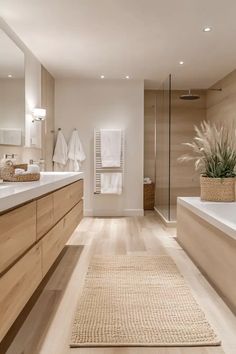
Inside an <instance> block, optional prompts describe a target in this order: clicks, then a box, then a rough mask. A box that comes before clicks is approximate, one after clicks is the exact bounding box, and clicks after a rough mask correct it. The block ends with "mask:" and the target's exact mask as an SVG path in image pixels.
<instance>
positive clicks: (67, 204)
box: [53, 180, 83, 222]
mask: <svg viewBox="0 0 236 354" xmlns="http://www.w3.org/2000/svg"><path fill="white" fill-rule="evenodd" d="M82 197H83V180H80V181H77V182H75V183H73V184H70V185H69V186H66V187H64V188H61V189H59V190H58V191H55V192H54V193H53V203H54V204H53V209H54V222H57V221H58V220H60V219H61V218H62V217H63V216H64V215H65V214H66V213H68V211H69V210H70V209H71V208H72V207H73V206H74V205H76V204H77V203H78V202H79V201H80V200H81V199H82Z"/></svg>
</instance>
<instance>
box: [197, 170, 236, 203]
mask: <svg viewBox="0 0 236 354" xmlns="http://www.w3.org/2000/svg"><path fill="white" fill-rule="evenodd" d="M235 181H236V179H235V178H209V177H204V176H201V177H200V185H201V199H202V200H206V201H210V202H234V201H235Z"/></svg>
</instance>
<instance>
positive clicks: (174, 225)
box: [154, 207, 177, 227]
mask: <svg viewBox="0 0 236 354" xmlns="http://www.w3.org/2000/svg"><path fill="white" fill-rule="evenodd" d="M154 210H155V212H156V213H157V214H158V216H159V217H160V219H161V221H162V222H163V224H164V225H165V226H166V227H176V226H177V221H169V220H167V219H166V218H165V217H164V216H163V215H162V214H161V213H160V212H159V210H158V209H157V208H156V207H154Z"/></svg>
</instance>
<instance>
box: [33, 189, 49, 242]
mask: <svg viewBox="0 0 236 354" xmlns="http://www.w3.org/2000/svg"><path fill="white" fill-rule="evenodd" d="M52 226H53V194H52V193H51V194H49V195H47V196H45V197H43V198H40V199H38V200H37V239H39V238H41V237H42V236H43V235H45V234H46V233H47V232H48V230H50V229H51V227H52Z"/></svg>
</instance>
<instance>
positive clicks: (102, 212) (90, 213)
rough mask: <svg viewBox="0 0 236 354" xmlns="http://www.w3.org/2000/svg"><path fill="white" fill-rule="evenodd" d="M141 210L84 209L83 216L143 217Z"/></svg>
mask: <svg viewBox="0 0 236 354" xmlns="http://www.w3.org/2000/svg"><path fill="white" fill-rule="evenodd" d="M143 215H144V210H143V209H124V210H110V209H103V210H93V209H84V216H90V217H91V216H95V217H96V216H97V217H108V216H110V217H112V216H114V217H122V216H143Z"/></svg>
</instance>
